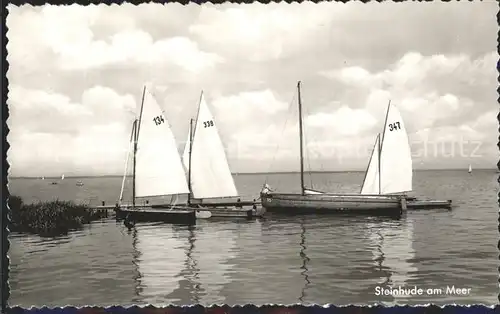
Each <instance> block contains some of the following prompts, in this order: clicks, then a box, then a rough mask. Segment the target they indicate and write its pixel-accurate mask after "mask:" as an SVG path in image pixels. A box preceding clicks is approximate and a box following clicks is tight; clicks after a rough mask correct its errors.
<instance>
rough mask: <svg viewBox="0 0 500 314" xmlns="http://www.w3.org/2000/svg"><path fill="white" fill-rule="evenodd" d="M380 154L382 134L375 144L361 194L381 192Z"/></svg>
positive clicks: (378, 136)
mask: <svg viewBox="0 0 500 314" xmlns="http://www.w3.org/2000/svg"><path fill="white" fill-rule="evenodd" d="M379 154H380V134H379V135H377V139H376V140H375V145H374V146H373V150H372V155H371V156H370V161H369V163H368V168H367V169H366V174H365V180H364V181H363V186H362V187H361V194H379V193H380V181H379V171H378V169H379Z"/></svg>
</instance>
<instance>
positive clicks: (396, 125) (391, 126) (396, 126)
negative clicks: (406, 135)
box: [389, 122, 401, 132]
mask: <svg viewBox="0 0 500 314" xmlns="http://www.w3.org/2000/svg"><path fill="white" fill-rule="evenodd" d="M395 130H401V126H400V125H399V122H394V123H389V131H391V132H392V131H395Z"/></svg>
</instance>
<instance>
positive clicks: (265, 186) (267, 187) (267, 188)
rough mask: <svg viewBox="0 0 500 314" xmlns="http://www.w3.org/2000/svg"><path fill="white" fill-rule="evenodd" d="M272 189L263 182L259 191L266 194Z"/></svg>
mask: <svg viewBox="0 0 500 314" xmlns="http://www.w3.org/2000/svg"><path fill="white" fill-rule="evenodd" d="M272 191H273V190H271V187H270V186H269V185H268V184H267V183H264V186H263V187H262V190H261V192H262V193H263V194H267V193H269V192H272Z"/></svg>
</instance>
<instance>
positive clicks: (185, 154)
mask: <svg viewBox="0 0 500 314" xmlns="http://www.w3.org/2000/svg"><path fill="white" fill-rule="evenodd" d="M189 145H191V130H190V131H188V135H187V140H186V144H185V145H184V152H183V153H182V163H183V164H184V168H185V169H186V173H187V172H188V171H189V149H190V147H189Z"/></svg>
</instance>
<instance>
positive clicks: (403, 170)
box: [361, 102, 413, 195]
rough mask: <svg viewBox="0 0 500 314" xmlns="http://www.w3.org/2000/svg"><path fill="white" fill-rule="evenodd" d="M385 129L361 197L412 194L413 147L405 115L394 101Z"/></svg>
mask: <svg viewBox="0 0 500 314" xmlns="http://www.w3.org/2000/svg"><path fill="white" fill-rule="evenodd" d="M383 130H384V131H383V133H382V137H381V136H380V134H378V135H377V139H376V140H375V145H374V146H373V150H372V155H371V157H370V160H369V162H368V168H367V170H366V173H365V179H364V180H363V185H362V187H361V194H404V195H405V194H406V193H407V192H410V191H412V181H413V163H412V157H411V147H410V142H409V140H408V133H407V132H406V128H405V125H404V122H403V118H402V117H401V113H400V112H399V110H398V109H397V108H396V106H394V105H391V103H390V102H389V105H388V106H387V112H386V118H385V122H384V129H383Z"/></svg>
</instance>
